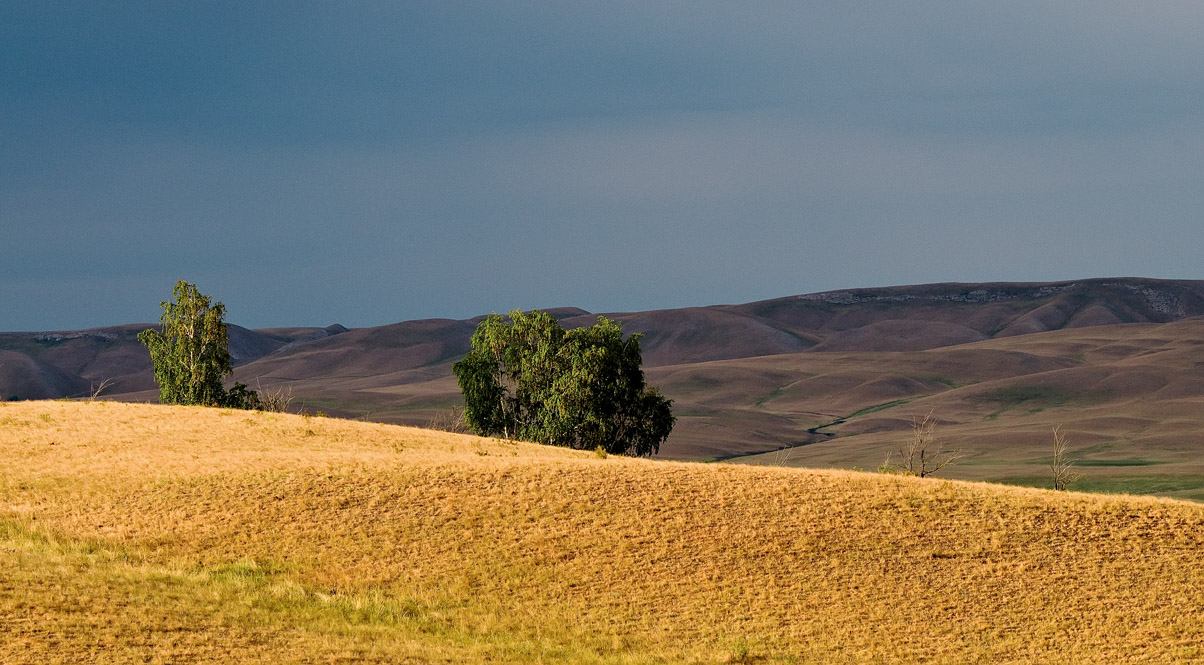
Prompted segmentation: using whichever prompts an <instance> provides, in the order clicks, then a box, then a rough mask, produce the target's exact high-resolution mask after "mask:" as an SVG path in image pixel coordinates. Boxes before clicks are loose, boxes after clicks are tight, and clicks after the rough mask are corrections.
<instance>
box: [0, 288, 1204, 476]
mask: <svg viewBox="0 0 1204 665" xmlns="http://www.w3.org/2000/svg"><path fill="white" fill-rule="evenodd" d="M554 313H555V315H556V316H557V317H558V318H559V319H560V320H561V321H562V322H563V324H564V325H566V326H567V327H575V326H583V325H590V324H592V323H594V322H595V321H596V318H597V315H595V314H591V313H589V312H586V311H584V310H581V309H576V308H562V309H557V310H554ZM1201 315H1204V281H1182V280H1153V279H1140V278H1113V279H1089V280H1079V281H1073V282H1054V283H1030V284H1024V283H992V284H931V285H920V286H898V287H887V288H876V289H850V290H844V291H830V292H824V293H815V294H807V295H799V296H790V297H785V298H777V299H773V300H765V301H759V302H754V303H748V304H742V305H715V306H710V307H692V308H684V309H671V310H656V311H647V312H625V313H614V314H607V316H609V317H610V318H613V319H616V320H619V321H621V322H622V323H623V325H624V330H625V332H628V333H635V332H638V333H642V334H643V335H644V340H643V344H642V346H643V349H644V359H645V367H646V368H647V370H648V375H649V380H650V382H651V383H652V384H653V385H658V386H659V387H660V388H661V390H662V391H663V392H664V393H665V394H666V395H667V396H669V397H670V398H672V399H674V400H675V413H676V414H677V415H678V418H679V420H678V425H677V427H676V428H675V430H674V433H673V435H672V436H671V437H670V439H669V441H668V442H667V443H666V445H665V447H664V448H663V450H662V454H663V455H664V456H668V457H673V458H679V459H736V458H744V457H745V456H748V455H755V454H757V453H767V452H769V451H774V450H778V449H782V448H788V447H796V446H800V445H803V446H806V451H804V450H803V449H802V448H799V449H798V450H797V451H796V452H795V453H793V456H794V460H795V461H799V460H806V461H807V463H808V464H813V465H814V464H827V465H835V466H840V465H845V466H848V465H849V464H850V463H853V462H851V460H856V462H855V463H857V464H869V463H871V462H872V463H880V462H881V461H882V460H881V458H879V459H876V460H873V459H872V458H873V457H878V456H879V454H881V455H883V456H884V455H885V452H886V451H887V448H886V447H884V446H885V445H886V442H888V441H890V440H897V438H898V436H899V435H900V432H905V431H906V429H907V426H908V423H909V419H910V418H911V417H912V416H914V415H915V414H916V413H918V412H919V410H922V409H926V408H931V409H932V410H933V411H934V412H935V413H937V414H938V415H939V416H941V417H942V418H944V420H945V421H946V422H945V427H944V429H945V430H946V431H947V432H948V433H949V434H951V435H952V434H954V433H955V431H956V430H957V429H958V428H963V427H970V426H971V425H973V427H971V429H973V430H974V432H971V431H969V430H967V431H965V432H962V434H964V435H965V436H967V437H970V439H972V440H983V437H987V436H996V437H998V438H997V439H995V440H999V441H1003V440H1008V439H1009V437H1011V438H1012V439H1014V437H1015V434H1014V433H1015V432H1020V431H1024V432H1027V434H1025V436H1032V437H1036V433H1037V432H1038V431H1041V430H1044V429H1047V425H1051V424H1056V423H1057V422H1066V421H1069V420H1073V419H1074V418H1077V417H1078V416H1080V415H1082V414H1083V413H1085V411H1084V409H1085V408H1086V406H1088V405H1095V406H1096V407H1098V409H1100V410H1101V411H1100V413H1119V414H1126V413H1131V412H1133V410H1134V409H1137V410H1141V409H1146V407H1145V406H1141V404H1140V402H1141V400H1143V399H1146V398H1150V399H1157V400H1159V401H1158V402H1157V403H1159V404H1163V403H1166V400H1167V399H1170V396H1172V395H1173V396H1174V399H1175V400H1179V403H1181V404H1182V405H1183V406H1182V408H1181V409H1180V411H1181V412H1182V413H1183V414H1188V413H1189V412H1190V411H1191V408H1194V407H1192V406H1191V405H1194V404H1195V401H1194V400H1198V399H1201V398H1204V381H1201V380H1197V379H1196V378H1195V376H1196V374H1195V372H1196V370H1195V367H1196V363H1200V362H1204V358H1198V359H1197V356H1196V355H1195V353H1196V347H1195V346H1194V345H1193V340H1194V339H1204V320H1202V319H1196V318H1193V317H1200V316H1201ZM479 320H480V317H478V318H474V319H468V320H449V319H429V320H420V321H407V322H402V323H396V324H392V325H386V326H379V327H373V328H360V329H351V330H348V329H346V328H343V327H342V326H330V327H327V328H287V329H286V328H281V329H272V330H247V329H245V328H240V327H238V326H231V333H230V334H231V352H232V354H233V355H234V357H235V361H236V365H237V366H236V371H235V377H236V378H237V379H238V380H240V381H243V382H244V383H247V384H248V385H250V386H251V387H252V388H263V389H269V390H282V391H286V392H288V393H290V394H291V395H292V397H293V408H295V409H306V410H309V411H324V412H326V413H329V414H331V415H340V416H346V417H357V418H365V419H370V420H378V421H383V422H394V423H407V424H418V425H421V424H425V423H427V422H428V421H429V420H430V419H431V418H432V417H433V416H434V415H435V414H437V413H439V412H440V411H445V410H447V409H450V408H451V407H452V406H454V405H456V404H459V403H460V397H459V391H458V389H457V387H456V384H455V381H454V379H453V377H452V374H451V365H452V363H453V362H455V360H456V359H458V358H459V357H460V356H462V355H463V354H464V353H465V352H466V351H467V349H468V344H469V338H470V336H471V334H472V331H473V330H474V329H475V327H476V324H477V323H478V322H479ZM145 327H147V326H145V325H129V326H119V327H113V328H101V329H94V330H85V331H71V332H50V333H4V334H0V354H2V355H0V396H2V397H5V398H11V397H17V398H22V399H29V398H53V397H64V396H79V395H84V394H87V392H88V390H89V388H90V387H91V386H94V385H96V384H97V383H98V382H100V381H103V380H106V379H108V380H111V381H113V385H112V387H111V388H110V389H109V391H108V392H107V393H106V395H107V396H111V397H114V398H117V399H123V400H135V401H151V400H154V399H155V398H156V395H157V393H156V391H155V386H154V382H153V379H152V376H151V372H150V362H149V358H148V356H147V354H146V351H145V349H143V348H142V346H141V345H140V344H138V342H137V340H136V339H135V335H136V334H137V332H138V331H139V330H142V329H144V328H145ZM1093 331H1098V332H1093ZM1135 335H1140V336H1143V339H1144V340H1145V341H1143V342H1142V343H1141V344H1137V343H1124V340H1125V339H1126V338H1128V337H1132V336H1135ZM1160 349H1163V350H1160ZM1013 402H1014V403H1015V404H1017V405H1020V406H1015V405H1013V406H1012V407H1008V408H1005V407H1007V405H1008V404H1009V403H1013ZM1146 406H1149V405H1146ZM1200 406H1201V407H1202V408H1201V409H1200V411H1201V413H1204V404H1202V405H1200ZM1139 407H1140V409H1139ZM1148 411H1149V409H1146V412H1148ZM1029 412H1033V413H1032V417H1031V418H1030V420H1031V421H1033V422H1027V421H1026V422H1023V423H1018V422H1015V421H1014V419H1015V418H1017V417H1018V416H1019V415H1020V414H1026V413H1029ZM1071 412H1073V413H1074V414H1077V415H1074V416H1073V417H1072V415H1071ZM1146 412H1143V413H1145V415H1136V416H1133V418H1134V420H1133V422H1140V423H1143V425H1141V427H1147V428H1146V429H1145V430H1141V431H1137V430H1138V429H1139V427H1138V426H1137V425H1134V426H1133V428H1130V429H1124V428H1122V427H1120V426H1119V425H1116V426H1112V427H1110V426H1108V425H1106V424H1105V421H1102V420H1092V421H1091V422H1090V423H1084V424H1083V426H1084V427H1086V428H1090V429H1091V431H1093V432H1097V434H1091V435H1090V436H1091V439H1092V440H1093V441H1097V442H1101V441H1103V439H1107V438H1108V437H1112V439H1115V440H1117V441H1120V442H1121V444H1119V445H1122V447H1124V446H1129V445H1145V443H1149V442H1151V441H1153V440H1154V439H1151V438H1150V437H1151V436H1152V435H1151V434H1149V432H1151V431H1153V430H1151V429H1150V427H1152V425H1150V423H1153V422H1154V420H1156V418H1155V416H1153V415H1150V414H1149V413H1146ZM1178 412H1179V411H1177V413H1178ZM1042 414H1043V415H1042ZM920 415H923V414H920ZM987 417H990V419H989V420H986V421H984V420H983V419H984V418H987ZM1101 417H1102V416H1101ZM1193 418H1194V416H1193V417H1192V418H1188V420H1186V421H1184V422H1183V426H1182V427H1181V428H1180V429H1179V431H1178V436H1180V437H1181V438H1182V439H1183V440H1195V438H1194V437H1197V436H1199V437H1200V440H1201V441H1202V442H1204V422H1197V421H1196V419H1193ZM837 421H839V422H837ZM980 425H982V427H980ZM991 425H1000V426H1005V425H1006V430H1007V432H1010V433H1012V434H1006V435H1005V434H1004V433H1002V432H1000V433H990V432H992V430H991V428H990V426H991ZM1020 425H1023V427H1020ZM984 427H985V429H983V428H984ZM975 428H977V429H975ZM975 432H977V433H975ZM1142 432H1146V433H1144V434H1143V433H1142ZM1041 436H1044V435H1041ZM875 437H876V438H875ZM1155 438H1157V437H1155ZM1033 440H1036V439H1033ZM859 441H860V442H867V443H865V444H864V445H860V444H858V442H859ZM870 441H877V442H878V443H876V444H874V445H870V444H869V443H868V442H870ZM1143 442H1145V443H1143ZM833 446H837V447H838V449H839V450H835V449H833ZM821 451H826V452H824V454H823V455H821V454H820V452H821ZM804 452H806V454H804ZM842 455H843V457H842ZM992 455H994V457H993V458H992V459H994V458H1000V455H1003V457H1007V455H1004V454H1003V453H999V452H998V451H997V452H996V453H992ZM748 459H752V460H758V459H763V458H757V457H752V458H748ZM1022 466H1023V465H1022ZM976 468H980V469H988V468H992V467H991V466H990V465H988V464H983V465H980V466H979V467H976ZM992 469H993V468H992ZM1163 470H1167V471H1169V470H1170V469H1163ZM969 471H970V470H966V472H967V473H968V472H969ZM995 471H999V470H992V473H994V472H995ZM1029 471H1031V469H1030V470H1029ZM1129 471H1130V472H1131V471H1132V469H1130V470H1129ZM1180 471H1184V470H1183V469H1180ZM999 472H1000V473H1003V472H1004V471H999ZM1006 472H1007V473H1011V474H1012V475H1015V476H1017V477H1019V476H1022V475H1023V473H1027V472H1028V471H1025V469H1019V468H1018V469H1011V470H1009V471H1006ZM1184 472H1185V471H1184ZM1202 473H1204V471H1202ZM1202 487H1204V485H1202ZM1184 491H1194V490H1190V488H1189V489H1188V490H1184Z"/></svg>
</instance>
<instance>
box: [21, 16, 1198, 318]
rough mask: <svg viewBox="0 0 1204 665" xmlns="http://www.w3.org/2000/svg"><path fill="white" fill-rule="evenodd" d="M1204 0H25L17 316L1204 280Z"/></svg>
mask: <svg viewBox="0 0 1204 665" xmlns="http://www.w3.org/2000/svg"><path fill="white" fill-rule="evenodd" d="M1201 34H1204V3H1199V2H1197V1H1195V0H1191V1H1182V2H1160V1H1157V0H1153V1H1151V2H1144V3H1131V2H1119V1H1114V0H1091V1H1090V2H1065V1H1060V0H1044V1H1041V2H1035V1H1027V0H1017V1H1015V2H1007V3H965V2H929V1H926V0H911V1H909V2H859V1H856V0H841V1H839V2H836V1H834V2H805V1H801V0H795V1H790V2H749V3H736V2H730V1H726V0H723V1H707V0H694V1H691V2H684V1H683V2H661V1H657V0H632V1H627V0H608V1H606V2H591V1H589V0H575V1H574V2H563V1H560V0H556V1H548V2H543V1H540V0H529V1H525V2H475V3H460V2H455V1H453V0H438V1H436V2H423V1H420V0H407V1H405V2H352V1H347V2H343V1H340V2H321V3H318V2H304V1H294V2H287V3H282V2H275V1H271V2H256V1H254V0H240V1H238V2H230V3H224V2H219V1H215V2H203V3H185V2H161V1H159V0H156V1H153V2H151V1H148V2H136V1H129V2H121V3H97V2H84V1H80V2H52V1H47V2H9V3H3V4H2V5H0V330H9V331H14V330H67V329H78V328H87V327H97V326H105V325H115V324H121V323H133V322H151V321H155V320H157V319H158V316H159V313H160V308H159V302H160V301H162V300H167V299H169V298H170V297H171V292H172V287H173V285H174V284H175V282H176V280H178V279H186V280H188V281H190V282H193V283H195V284H196V285H197V286H198V288H199V289H200V290H201V292H203V293H206V294H209V295H211V296H213V297H214V298H215V299H216V300H219V301H222V302H223V303H225V305H226V308H227V321H228V322H231V323H237V324H239V325H244V326H248V327H273V326H306V325H321V326H324V325H327V324H331V323H336V322H337V323H342V324H343V325H346V326H349V327H361V326H371V325H380V324H385V323H392V322H396V321H403V320H409V319H417V318H432V317H442V318H468V317H472V316H475V315H479V314H487V313H490V312H494V311H498V312H504V311H508V310H510V309H512V308H515V307H521V308H524V309H529V308H532V307H541V308H543V307H556V306H576V307H581V308H584V309H587V310H590V311H593V312H620V311H637V310H647V309H658V308H668V307H686V306H701V305H712V304H720V303H741V302H749V301H754V300H760V299H766V298H774V297H781V296H787V295H793V294H800V293H812V292H818V291H826V290H836V289H842V288H854V287H872V286H887V285H897V284H918V283H930V282H947V281H958V282H982V281H1053V280H1072V279H1081V278H1088V277H1111V276H1141V277H1156V278H1176V279H1199V278H1202V277H1204V270H1202V269H1201V263H1200V260H1199V259H1200V256H1201V252H1200V248H1201V247H1202V246H1204V215H1202V214H1201V211H1204V186H1202V185H1204V182H1202V181H1204V40H1202V39H1200V35H1201Z"/></svg>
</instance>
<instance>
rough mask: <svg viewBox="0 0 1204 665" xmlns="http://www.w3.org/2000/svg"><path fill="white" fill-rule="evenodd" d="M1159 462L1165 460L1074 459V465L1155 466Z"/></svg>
mask: <svg viewBox="0 0 1204 665" xmlns="http://www.w3.org/2000/svg"><path fill="white" fill-rule="evenodd" d="M1159 464H1166V462H1160V461H1158V460H1152V459H1140V458H1135V457H1134V458H1129V459H1083V460H1074V465H1075V466H1157V465H1159Z"/></svg>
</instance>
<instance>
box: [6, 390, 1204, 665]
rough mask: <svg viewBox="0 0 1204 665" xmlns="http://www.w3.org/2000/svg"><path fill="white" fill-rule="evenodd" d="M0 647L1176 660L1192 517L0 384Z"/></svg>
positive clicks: (478, 658) (1196, 571) (1166, 509)
mask: <svg viewBox="0 0 1204 665" xmlns="http://www.w3.org/2000/svg"><path fill="white" fill-rule="evenodd" d="M0 459H3V460H5V462H4V463H3V464H0V634H3V635H4V636H5V638H4V639H3V640H0V661H3V662H5V663H13V664H19V663H46V662H93V663H110V662H112V663H116V662H190V663H218V662H220V663H226V662H231V661H234V662H241V663H254V662H264V663H317V662H323V663H325V662H341V663H368V662H382V663H383V662H389V663H397V662H402V663H432V662H438V663H453V662H454V663H478V662H481V663H483V662H541V663H562V662H563V663H615V664H621V663H646V662H682V663H750V662H761V663H865V662H881V663H914V662H928V663H966V662H993V663H994V662H1008V663H1047V662H1070V663H1101V662H1106V663H1150V662H1157V663H1190V662H1199V661H1200V660H1201V659H1204V647H1202V645H1204V624H1201V622H1200V621H1199V617H1198V614H1199V608H1200V607H1201V606H1204V560H1202V558H1204V507H1201V506H1200V505H1198V504H1191V503H1187V502H1179V501H1173V500H1166V499H1154V498H1148V497H1144V498H1141V497H1126V496H1112V497H1107V496H1099V495H1086V494H1076V493H1065V492H1058V493H1055V492H1052V491H1045V490H1034V489H1028V488H1016V487H1006V486H1000V485H988V484H982V483H966V482H958V481H948V480H937V479H920V478H913V477H901V476H897V475H883V474H870V473H857V472H851V471H840V470H796V469H785V468H776V467H775V468H756V467H747V466H735V465H728V464H690V463H680V462H667V461H650V460H642V459H630V458H619V457H607V458H600V457H597V456H595V455H593V454H590V453H583V452H577V451H571V450H565V449H560V448H550V447H543V446H537V445H533V444H525V443H518V442H506V441H500V440H494V439H478V438H475V437H470V436H462V435H454V434H448V433H442V432H434V431H431V430H421V429H412V428H406V427H399V426H391V425H382V424H376V423H364V422H354V421H346V420H335V419H328V418H320V417H303V416H298V415H289V414H272V413H262V412H245V411H230V410H225V409H205V408H194V407H167V406H159V405H147V404H120V403H113V402H96V403H81V402H44V401H43V402H38V401H29V402H20V403H0Z"/></svg>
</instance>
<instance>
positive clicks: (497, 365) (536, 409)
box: [453, 310, 675, 455]
mask: <svg viewBox="0 0 1204 665" xmlns="http://www.w3.org/2000/svg"><path fill="white" fill-rule="evenodd" d="M640 338H641V336H640V335H638V334H636V335H632V336H630V337H629V338H627V339H626V340H624V339H623V331H622V326H621V325H620V324H618V323H616V322H614V321H611V320H609V319H607V318H606V317H598V323H597V324H596V325H593V326H590V327H588V328H578V329H575V330H569V331H567V332H566V331H565V330H564V328H562V327H561V326H560V324H559V323H558V322H557V321H556V320H555V319H554V318H553V317H552V316H551V315H550V314H548V313H547V312H541V311H538V310H535V311H532V312H531V313H529V314H524V313H523V312H522V311H520V310H514V311H513V312H511V313H510V317H509V321H507V320H506V319H504V318H502V317H501V316H500V315H497V314H494V315H492V316H489V317H487V318H486V319H485V320H483V321H482V322H481V323H480V325H478V326H477V330H476V332H475V333H474V334H473V337H472V350H471V351H470V352H469V353H468V355H466V356H465V357H464V359H463V360H461V361H460V362H458V363H456V364H455V366H454V367H453V369H454V371H455V373H456V378H457V380H458V381H459V384H460V390H461V392H462V393H463V394H464V403H465V406H464V416H465V419H466V420H467V421H468V424H469V426H471V427H472V428H473V431H475V432H476V433H477V434H480V435H482V436H493V435H502V436H505V437H508V438H518V439H525V440H529V441H538V442H540V443H546V444H552V445H559V446H568V447H571V448H578V449H591V450H592V449H598V448H601V449H603V450H605V451H606V452H608V453H613V454H626V455H651V454H653V453H655V452H657V450H659V449H660V444H661V443H663V442H664V440H665V439H666V438H667V437H668V436H669V432H670V431H671V430H672V429H673V423H674V422H675V418H674V417H673V414H672V411H671V409H670V406H671V401H670V400H667V399H665V398H664V397H663V396H661V394H660V393H659V392H658V391H657V390H656V389H655V388H648V387H646V386H645V383H644V372H643V370H642V369H640V365H641V364H642V363H643V358H642V356H641V353H640Z"/></svg>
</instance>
